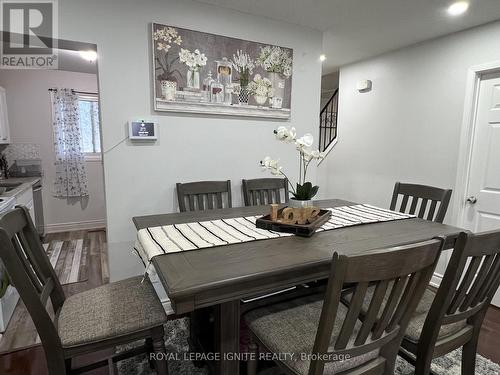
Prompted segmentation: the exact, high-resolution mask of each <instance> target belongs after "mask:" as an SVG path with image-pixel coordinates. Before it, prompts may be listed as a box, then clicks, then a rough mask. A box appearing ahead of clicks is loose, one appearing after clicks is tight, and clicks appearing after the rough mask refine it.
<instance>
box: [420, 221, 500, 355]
mask: <svg viewBox="0 0 500 375" xmlns="http://www.w3.org/2000/svg"><path fill="white" fill-rule="evenodd" d="M499 284H500V230H497V231H490V232H484V233H477V234H472V233H465V232H463V233H460V235H459V237H458V240H457V241H456V243H455V249H454V250H453V254H452V256H451V258H450V261H449V263H448V266H447V268H446V271H445V273H444V276H443V279H442V281H441V284H440V286H439V288H438V290H437V292H436V297H435V298H434V302H433V303H432V306H431V308H430V310H429V312H428V314H427V318H426V320H425V323H424V326H423V328H422V334H421V336H420V340H419V345H422V346H423V347H426V348H433V347H434V345H435V344H436V341H437V338H438V334H439V331H440V329H441V327H442V326H443V325H447V324H452V323H455V322H458V321H461V320H467V323H468V324H471V325H474V326H476V328H479V327H480V326H481V324H482V321H483V318H484V313H485V311H486V309H487V308H488V307H489V304H490V302H491V300H492V298H493V296H494V294H495V292H496V290H497V289H498V286H499ZM464 334H466V333H464ZM443 340H444V341H446V338H444V339H440V341H443ZM443 345H445V343H443Z"/></svg>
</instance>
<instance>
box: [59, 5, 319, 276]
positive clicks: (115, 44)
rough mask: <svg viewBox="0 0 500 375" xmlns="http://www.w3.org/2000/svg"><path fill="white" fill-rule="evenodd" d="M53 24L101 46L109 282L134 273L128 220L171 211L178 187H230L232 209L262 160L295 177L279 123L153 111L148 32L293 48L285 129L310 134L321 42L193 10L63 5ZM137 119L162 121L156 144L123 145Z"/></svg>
mask: <svg viewBox="0 0 500 375" xmlns="http://www.w3.org/2000/svg"><path fill="white" fill-rule="evenodd" d="M59 16H60V23H59V33H60V37H61V38H63V39H70V40H78V41H84V42H92V43H96V44H97V46H98V53H99V77H100V79H99V80H100V94H101V103H102V113H103V144H104V150H105V155H104V165H105V181H106V200H107V218H108V239H109V252H110V254H109V255H110V268H111V278H112V279H116V278H119V277H122V276H124V275H127V274H131V273H134V272H140V269H141V268H140V267H137V265H138V263H137V262H134V263H126V259H128V258H127V257H126V256H129V257H130V255H129V252H130V250H131V245H132V243H133V241H134V239H135V236H136V232H135V230H134V226H133V224H132V217H133V216H136V215H146V214H156V213H167V212H174V211H176V210H177V205H176V203H175V190H174V186H175V183H176V182H179V181H182V182H187V181H193V180H203V179H231V180H232V182H233V204H234V205H235V206H238V205H242V199H241V187H240V185H241V179H242V178H254V177H261V176H263V174H262V172H261V171H260V168H259V167H258V162H259V160H261V159H262V158H263V157H264V156H265V155H273V156H276V157H277V156H279V157H280V158H281V161H282V162H283V163H284V164H285V165H287V166H290V169H291V174H292V175H293V174H295V173H294V172H295V171H296V167H297V165H298V163H297V162H296V154H295V151H294V148H293V147H292V146H290V145H282V144H279V143H278V142H277V141H275V140H274V137H273V134H272V131H273V129H274V128H275V127H277V126H278V125H280V124H282V122H276V121H269V120H255V119H245V118H234V117H233V118H225V117H224V118H223V117H205V116H201V115H200V116H195V115H194V116H193V115H180V114H166V113H156V112H154V111H153V110H152V82H151V76H152V74H151V58H150V55H151V49H150V44H151V43H150V23H151V22H158V23H164V24H170V25H174V26H179V27H184V28H190V29H195V30H200V31H206V32H211V33H216V34H222V35H227V36H232V37H237V38H243V39H250V40H256V41H260V42H265V43H272V44H277V45H282V46H286V47H291V48H293V49H294V72H293V88H292V91H293V92H292V120H291V121H290V122H289V124H290V125H293V126H295V127H297V129H298V131H299V132H301V133H302V132H311V133H313V134H315V133H316V132H317V126H318V121H317V119H318V113H319V101H320V100H319V97H320V79H321V66H320V63H319V61H318V56H319V55H320V53H321V49H322V35H321V33H319V32H317V31H313V30H310V29H305V28H300V27H296V26H293V25H290V24H286V23H280V22H275V21H271V20H269V19H265V18H260V17H254V16H251V15H248V14H243V13H238V12H234V11H229V10H223V9H220V8H215V7H213V6H210V5H204V4H200V3H194V2H191V1H182V2H180V1H164V0H163V1H160V0H155V1H154V0H148V1H140V2H138V1H132V0H122V1H109V0H108V1H103V0H89V1H76V0H65V1H61V2H59ZM137 117H150V118H153V119H155V120H157V121H158V122H159V130H160V138H159V140H158V142H156V144H154V145H146V146H138V145H131V144H130V142H128V141H124V142H122V141H123V140H124V138H125V136H126V134H125V126H126V124H127V121H128V120H130V119H133V118H137ZM120 142H121V143H120ZM115 146H116V147H115ZM287 146H288V147H287ZM313 177H314V176H313ZM124 255H126V256H124ZM134 267H135V268H134Z"/></svg>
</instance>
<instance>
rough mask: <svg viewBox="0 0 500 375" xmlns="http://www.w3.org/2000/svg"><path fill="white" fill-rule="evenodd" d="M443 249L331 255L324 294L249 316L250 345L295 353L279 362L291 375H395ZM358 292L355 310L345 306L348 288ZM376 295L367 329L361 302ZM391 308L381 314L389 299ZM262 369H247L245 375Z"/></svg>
mask: <svg viewBox="0 0 500 375" xmlns="http://www.w3.org/2000/svg"><path fill="white" fill-rule="evenodd" d="M443 243H444V241H443V240H442V239H434V240H430V241H425V242H420V243H415V244H410V245H405V246H400V247H394V248H389V249H383V250H374V251H371V252H370V253H366V254H363V255H355V256H345V255H338V254H337V253H335V254H334V255H333V260H332V265H331V270H330V277H329V281H328V286H327V290H326V293H325V294H324V295H323V294H320V295H316V296H308V297H305V298H301V299H294V300H290V301H288V302H284V303H278V304H275V305H271V306H266V307H263V308H259V309H256V310H252V311H250V312H249V313H247V314H246V315H245V321H246V323H247V325H248V327H249V329H250V331H251V334H252V337H253V338H252V340H253V342H252V343H251V344H250V346H249V347H250V353H253V355H254V356H256V351H257V348H258V347H259V346H261V347H264V348H265V349H266V350H269V351H271V352H273V353H295V357H294V358H290V357H286V358H284V357H283V358H284V359H283V360H281V361H278V365H279V366H280V368H281V370H283V371H285V372H286V373H287V374H301V375H306V374H308V375H319V374H339V373H340V374H357V375H361V374H392V373H393V371H394V364H395V361H396V356H397V353H398V350H399V346H400V344H401V340H402V338H403V334H404V331H405V329H406V326H407V324H408V321H409V319H410V317H411V315H412V313H413V312H414V310H415V308H416V307H417V304H418V302H419V301H420V298H421V297H422V295H423V293H424V291H425V288H426V287H427V284H428V282H429V280H430V278H431V276H432V274H433V271H434V268H435V265H436V263H437V260H438V258H439V254H440V252H441V249H442V246H443ZM346 283H349V284H351V283H352V284H354V290H355V292H354V297H353V300H352V304H351V305H350V306H349V307H345V306H344V305H343V304H342V303H340V298H341V294H342V290H343V286H344V284H346ZM370 285H374V287H375V293H374V297H373V299H372V300H371V302H370V306H369V310H368V313H367V314H366V318H365V319H364V321H360V320H359V316H360V312H361V307H362V302H363V300H364V298H365V294H366V292H367V290H368V288H369V286H370ZM386 294H388V295H389V296H390V297H389V301H390V302H389V303H387V304H385V306H383V307H382V302H383V300H384V298H383V297H384V295H386ZM256 367H257V361H256V360H254V359H251V360H249V361H248V374H249V375H254V374H255V373H256Z"/></svg>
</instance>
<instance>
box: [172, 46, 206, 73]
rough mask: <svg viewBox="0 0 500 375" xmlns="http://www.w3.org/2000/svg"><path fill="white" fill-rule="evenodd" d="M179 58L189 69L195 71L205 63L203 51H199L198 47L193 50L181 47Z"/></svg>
mask: <svg viewBox="0 0 500 375" xmlns="http://www.w3.org/2000/svg"><path fill="white" fill-rule="evenodd" d="M179 58H180V60H181V62H182V63H184V64H186V65H187V67H188V68H189V70H194V71H197V70H199V69H200V68H201V67H202V66H205V65H207V57H206V56H205V54H204V53H201V52H200V50H199V49H195V50H194V52H191V51H189V50H188V49H185V48H181V51H180V52H179Z"/></svg>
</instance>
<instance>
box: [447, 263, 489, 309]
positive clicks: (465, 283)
mask: <svg viewBox="0 0 500 375" xmlns="http://www.w3.org/2000/svg"><path fill="white" fill-rule="evenodd" d="M481 261H482V259H481V257H473V258H472V259H471V260H470V263H469V266H468V267H467V270H466V271H465V273H463V278H462V281H461V282H460V285H459V287H458V288H457V292H456V293H455V295H454V296H453V298H452V300H451V303H450V305H449V307H448V314H453V313H454V312H455V311H457V309H458V307H459V306H460V305H461V304H462V302H463V300H464V298H465V294H466V293H467V291H468V290H469V287H470V285H471V283H472V280H474V277H476V273H477V270H478V269H479V266H480V265H481Z"/></svg>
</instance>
